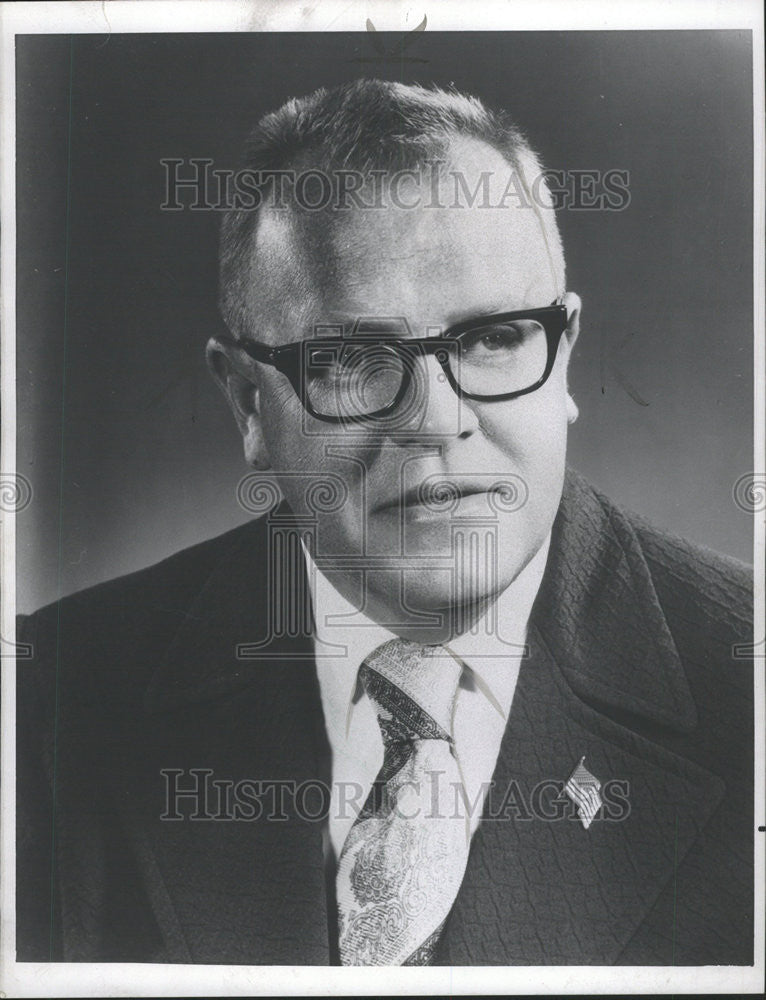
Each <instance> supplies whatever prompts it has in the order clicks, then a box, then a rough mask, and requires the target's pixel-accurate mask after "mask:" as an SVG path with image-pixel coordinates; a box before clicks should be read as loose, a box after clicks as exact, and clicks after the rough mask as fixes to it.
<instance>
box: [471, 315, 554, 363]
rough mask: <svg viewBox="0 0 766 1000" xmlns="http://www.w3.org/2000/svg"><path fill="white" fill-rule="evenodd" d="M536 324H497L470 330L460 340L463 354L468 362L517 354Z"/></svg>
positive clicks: (523, 322) (517, 322)
mask: <svg viewBox="0 0 766 1000" xmlns="http://www.w3.org/2000/svg"><path fill="white" fill-rule="evenodd" d="M529 326H532V327H535V326H536V324H535V323H531V324H530V323H529V322H528V321H526V322H525V321H520V322H519V321H516V322H512V323H495V324H493V325H492V326H482V327H478V328H477V329H475V330H469V331H468V332H467V333H464V334H463V335H462V336H461V337H460V338H459V343H460V348H461V353H462V355H463V357H464V358H465V359H466V360H478V359H479V358H481V357H482V356H487V355H507V354H512V353H515V352H516V351H518V350H519V348H521V347H523V346H524V344H525V343H526V342H527V341H528V339H529V337H530V335H531V332H532V331H531V330H528V329H526V327H529Z"/></svg>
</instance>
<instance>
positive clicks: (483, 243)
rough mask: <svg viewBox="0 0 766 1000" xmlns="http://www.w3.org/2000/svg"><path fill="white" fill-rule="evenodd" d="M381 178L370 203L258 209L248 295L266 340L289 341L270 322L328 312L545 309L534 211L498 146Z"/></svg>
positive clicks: (318, 318)
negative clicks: (266, 330)
mask: <svg viewBox="0 0 766 1000" xmlns="http://www.w3.org/2000/svg"><path fill="white" fill-rule="evenodd" d="M384 185H385V186H383V187H382V188H381V189H380V190H378V192H377V202H378V205H377V207H371V208H360V207H344V208H342V209H340V210H337V209H336V210H334V211H333V210H330V209H328V210H325V211H322V212H305V211H302V212H293V211H287V212H285V211H284V210H278V209H267V210H266V211H264V213H263V215H262V217H261V220H260V223H259V229H258V236H257V246H256V257H257V261H258V263H257V267H256V271H257V275H258V277H257V279H256V284H257V285H258V286H259V287H257V288H254V289H253V291H254V294H255V295H256V296H257V297H258V299H259V305H258V310H259V312H260V314H261V315H262V316H264V317H266V316H268V317H269V318H270V319H271V320H273V321H274V329H273V330H272V339H276V340H278V341H286V340H294V339H296V335H295V332H292V334H291V335H283V333H282V330H281V329H280V330H277V329H276V324H280V325H281V326H282V327H283V326H284V325H285V324H287V326H288V327H289V328H290V330H292V331H295V329H296V326H297V325H299V326H304V327H305V325H307V324H308V325H310V324H311V323H312V322H323V321H328V320H330V319H331V314H332V315H338V314H343V315H347V316H351V317H356V316H362V315H364V316H371V315H376V316H391V315H397V316H398V315H404V316H407V317H408V319H409V320H410V321H411V322H412V323H414V324H416V325H418V326H420V325H423V324H429V325H430V324H434V325H440V326H443V325H445V324H449V323H452V322H456V321H457V320H459V319H461V318H466V317H467V316H468V315H470V313H471V310H472V309H474V310H476V311H486V310H487V309H488V308H490V309H493V310H495V311H501V310H504V309H514V308H525V307H532V306H543V305H548V304H549V303H550V301H551V300H552V299H553V298H555V297H556V295H557V294H558V293H559V290H558V289H557V288H556V284H555V278H554V276H553V265H552V261H551V257H550V253H549V250H548V246H547V243H546V235H545V230H544V226H543V225H542V222H541V218H540V215H539V211H540V210H539V208H536V207H535V206H534V204H533V203H532V202H531V200H530V199H528V198H527V199H524V197H523V188H522V187H521V183H520V179H519V176H518V174H516V175H515V176H514V171H513V168H512V167H511V166H510V165H509V164H508V163H507V161H506V160H505V159H504V158H503V157H502V156H501V155H500V153H498V152H497V151H496V150H494V149H492V148H491V147H489V146H487V145H485V144H484V143H479V142H476V141H474V140H461V141H460V142H455V143H454V144H453V147H452V150H451V156H450V158H449V161H448V162H446V163H445V164H444V165H443V166H442V168H441V170H439V171H438V172H437V171H435V170H433V169H428V168H424V169H423V170H421V171H419V172H418V173H417V174H416V175H414V176H413V175H411V174H405V173H402V174H401V175H400V176H399V177H398V178H396V177H394V175H390V177H389V178H386V179H385V181H384ZM394 187H395V190H394ZM365 202H366V203H369V204H375V199H373V198H372V197H370V198H366V199H365ZM301 335H309V334H307V333H306V332H305V329H304V331H303V333H302V334H301Z"/></svg>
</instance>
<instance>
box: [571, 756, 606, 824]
mask: <svg viewBox="0 0 766 1000" xmlns="http://www.w3.org/2000/svg"><path fill="white" fill-rule="evenodd" d="M600 790H601V782H600V781H599V780H598V778H597V777H596V776H595V774H591V773H590V771H589V770H588V769H587V767H585V757H581V758H580V763H579V764H578V765H577V767H576V768H575V769H574V771H572V773H571V774H570V776H569V780H568V781H567V783H566V785H564V791H565V792H566V794H567V795H568V796H569V798H570V799H571V800H572V802H574V804H575V805H576V806H577V815H578V816H579V817H580V822H581V823H582V825H583V826H584V827H585V829H586V830H587V829H588V827H589V826H590V825H591V823H592V822H593V820H594V819H595V817H596V813H597V812H598V811H599V809H600V808H601V806H602V805H603V803H602V801H601V796H600V795H599V792H600Z"/></svg>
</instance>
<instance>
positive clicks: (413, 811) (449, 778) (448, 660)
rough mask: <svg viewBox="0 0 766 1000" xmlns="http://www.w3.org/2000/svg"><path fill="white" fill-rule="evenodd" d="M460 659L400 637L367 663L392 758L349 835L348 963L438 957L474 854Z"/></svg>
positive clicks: (344, 918) (342, 921)
mask: <svg viewBox="0 0 766 1000" xmlns="http://www.w3.org/2000/svg"><path fill="white" fill-rule="evenodd" d="M460 670H461V668H460V665H459V663H458V662H457V661H456V660H455V659H454V658H453V657H452V656H451V655H450V654H449V653H448V652H447V650H445V649H444V648H443V647H441V646H420V645H418V644H417V643H414V642H408V641H406V640H404V639H392V640H390V641H389V642H386V643H384V644H383V645H382V646H380V647H378V649H376V650H375V651H374V652H373V653H371V654H370V656H368V658H367V659H366V660H365V662H364V663H363V664H362V665H361V667H360V668H359V679H360V681H361V683H362V684H363V686H364V689H365V691H366V692H367V695H368V696H369V698H370V699H371V701H372V703H373V705H374V707H375V710H376V712H377V716H378V724H379V726H380V731H381V733H382V736H383V748H384V755H383V766H382V768H381V770H380V773H379V774H378V777H377V779H376V780H375V782H374V784H373V787H372V790H371V791H370V795H369V797H368V799H367V801H366V802H365V805H364V807H363V808H362V810H361V812H360V813H359V815H358V817H357V818H356V820H355V822H354V825H353V826H352V827H351V830H350V832H349V834H348V836H347V838H346V841H345V843H344V844H343V850H342V851H341V855H340V860H339V862H338V874H337V898H338V911H339V940H340V957H341V962H342V963H343V964H344V965H429V964H430V963H431V962H432V960H433V955H434V952H435V950H436V945H437V944H438V941H439V935H440V933H441V930H442V927H443V926H444V922H445V920H446V918H447V916H448V915H449V912H450V910H451V909H452V904H453V903H454V901H455V897H456V896H457V893H458V889H459V888H460V884H461V882H462V881H463V875H464V873H465V866H466V861H467V860H468V847H469V844H468V836H467V834H466V823H465V818H464V815H463V814H462V813H461V811H460V809H459V807H458V803H459V801H460V800H459V796H460V794H461V792H462V783H461V780H460V772H459V770H458V766H457V761H456V760H455V757H454V756H453V754H452V738H451V736H450V731H451V719H452V709H453V704H454V701H455V695H456V694H457V686H458V681H459V679H460Z"/></svg>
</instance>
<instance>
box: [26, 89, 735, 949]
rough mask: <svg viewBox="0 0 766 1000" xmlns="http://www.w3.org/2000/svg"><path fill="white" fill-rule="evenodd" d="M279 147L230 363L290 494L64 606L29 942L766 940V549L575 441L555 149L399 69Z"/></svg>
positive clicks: (44, 748) (30, 886) (354, 945)
mask: <svg viewBox="0 0 766 1000" xmlns="http://www.w3.org/2000/svg"><path fill="white" fill-rule="evenodd" d="M247 168H248V174H247V175H246V177H247V178H249V180H247V181H244V180H243V182H242V188H241V191H240V193H242V191H249V192H250V195H251V200H250V203H249V204H244V203H243V204H242V205H240V207H239V208H237V209H235V210H233V211H232V212H231V213H230V214H229V216H228V217H227V219H226V221H225V223H224V227H223V233H222V241H221V304H222V313H223V316H224V318H225V320H226V324H227V327H228V330H227V332H221V333H220V334H217V335H216V336H214V337H212V338H211V340H210V343H209V345H208V359H209V363H210V367H211V370H212V372H213V374H214V376H215V378H216V379H217V381H218V383H219V385H220V386H221V388H222V389H223V391H224V393H225V395H226V397H227V399H228V402H229V404H230V406H231V408H232V411H233V413H234V416H235V419H236V421H237V424H238V427H239V430H240V432H241V434H242V437H243V441H244V449H245V457H246V459H247V461H248V463H249V464H250V465H251V466H253V467H254V468H255V470H256V473H257V474H256V479H255V480H254V485H253V490H252V493H251V494H250V495H249V498H248V503H249V504H250V506H251V507H255V505H256V504H257V503H258V502H260V501H261V500H263V495H264V489H265V488H266V487H269V486H278V487H279V489H280V490H281V493H282V495H283V497H284V502H283V503H282V504H281V505H279V506H274V504H273V503H272V502H271V501H269V502H267V503H265V504H264V505H263V508H262V509H263V511H264V512H266V511H268V512H267V513H266V514H265V516H264V517H262V518H260V519H258V520H256V521H254V522H253V523H252V524H248V525H246V526H244V527H242V528H238V529H236V530H234V531H232V532H230V533H229V534H227V535H225V536H224V537H223V538H220V539H215V540H213V541H211V542H206V543H204V544H202V545H200V546H197V547H196V548H194V549H192V550H189V551H187V552H183V553H180V554H178V555H176V556H174V557H172V558H171V559H168V560H166V561H165V562H163V563H160V564H159V565H158V566H155V567H152V568H150V569H148V570H144V571H142V572H140V573H137V574H134V575H132V576H130V577H127V578H125V579H122V580H117V581H114V582H112V583H109V584H106V585H103V586H101V587H97V588H95V589H93V590H91V591H88V592H85V593H82V594H77V595H74V596H73V597H70V598H68V599H66V600H64V601H62V602H60V603H59V604H58V605H56V606H54V607H51V608H47V609H44V610H42V611H41V612H38V613H37V614H36V615H34V616H32V617H31V618H30V619H29V620H27V621H26V623H25V625H24V628H23V630H22V638H23V641H25V642H29V643H31V644H32V647H33V650H34V661H33V663H32V664H31V665H29V666H25V667H24V670H23V671H21V677H20V695H19V717H18V733H19V816H20V822H19V831H18V858H19V861H18V865H19V867H18V935H19V956H20V958H22V959H38V960H47V959H65V960H82V961H104V960H122V961H131V960H133V961H166V962H201V963H209V962H221V963H246V964H251V963H252V964H257V963H260V964H319V965H321V964H327V963H337V962H342V963H344V964H373V965H381V964H426V963H437V964H451V965H463V964H465V965H470V964H477V965H488V964H532V965H535V964H572V965H582V964H614V963H619V964H627V965H641V964H659V965H665V964H678V965H693V964H726V963H730V964H750V963H752V959H753V955H752V848H753V840H752V830H753V826H752V820H753V817H752V787H753V778H752V673H751V670H750V667H749V665H748V664H747V663H746V662H745V661H744V660H741V659H738V658H737V655H736V652H735V647H737V646H738V645H742V644H745V643H747V642H748V641H749V640H750V637H751V631H752V630H751V625H750V624H749V619H748V614H747V607H748V576H747V573H746V572H745V570H744V569H743V568H742V567H740V566H738V565H736V564H735V563H734V562H733V561H732V560H729V559H726V558H723V557H720V556H716V555H713V554H712V553H709V552H706V551H702V550H699V549H695V548H693V547H692V546H690V545H688V544H686V543H684V542H681V541H679V540H677V539H673V538H670V537H668V536H667V535H664V534H661V533H660V532H657V531H656V530H654V529H652V528H650V527H649V526H647V525H646V524H645V523H644V522H643V521H641V520H640V519H639V518H638V517H636V516H633V515H628V514H626V513H624V512H622V511H620V510H618V509H617V508H616V507H614V506H613V505H612V504H611V503H610V502H609V501H608V500H606V499H605V498H603V497H601V496H599V495H598V494H597V493H596V492H595V491H594V490H593V489H592V488H591V487H590V486H589V485H588V484H587V483H586V482H585V481H584V480H583V479H582V478H581V477H579V476H578V475H577V474H576V473H574V472H571V471H566V468H565V448H566V435H567V427H568V424H569V423H572V422H573V421H574V420H575V419H576V417H577V408H576V405H575V403H574V401H573V400H572V398H571V397H570V396H569V394H568V390H567V366H568V362H569V358H570V355H571V350H572V347H573V345H574V343H575V340H576V338H577V334H578V323H579V311H580V302H579V299H578V297H577V296H576V294H574V293H573V292H571V291H567V290H566V287H565V280H564V260H563V254H562V250H561V244H560V241H559V238H558V233H557V230H556V225H555V220H554V217H553V213H552V211H551V209H550V206H549V202H548V199H547V197H546V191H545V185H544V183H542V182H541V177H542V171H541V167H540V165H539V163H538V162H537V159H536V157H535V156H534V154H533V153H532V151H531V150H530V148H529V146H528V145H527V143H526V142H525V140H524V139H523V137H522V136H521V135H520V134H519V133H518V132H517V131H516V130H515V129H514V128H513V127H512V126H511V125H510V124H509V123H508V122H507V121H506V120H505V118H504V117H503V116H500V115H495V114H491V113H489V112H488V111H486V110H485V109H484V108H483V106H482V105H481V104H480V103H479V102H478V101H476V100H474V99H472V98H467V97H464V96H461V95H459V94H448V93H444V92H441V91H438V90H425V89H421V88H418V87H405V86H403V85H399V84H389V83H381V82H379V81H372V80H363V81H358V82H357V83H354V84H351V85H348V86H343V87H339V88H337V89H335V90H332V91H329V92H325V91H319V92H317V93H315V94H313V95H311V96H310V97H308V98H304V99H301V100H299V101H291V102H289V103H288V104H287V105H285V106H284V107H283V108H282V109H280V110H279V111H277V112H276V113H274V114H273V115H269V116H267V117H266V118H264V119H263V120H262V121H261V123H260V124H259V126H258V127H257V128H256V130H255V132H254V133H253V135H252V136H251V139H250V142H249V144H248V158H247ZM253 179H255V181H253ZM328 191H329V194H328ZM253 192H256V194H257V197H256V196H255V195H254V194H253ZM266 492H267V493H268V490H266Z"/></svg>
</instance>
